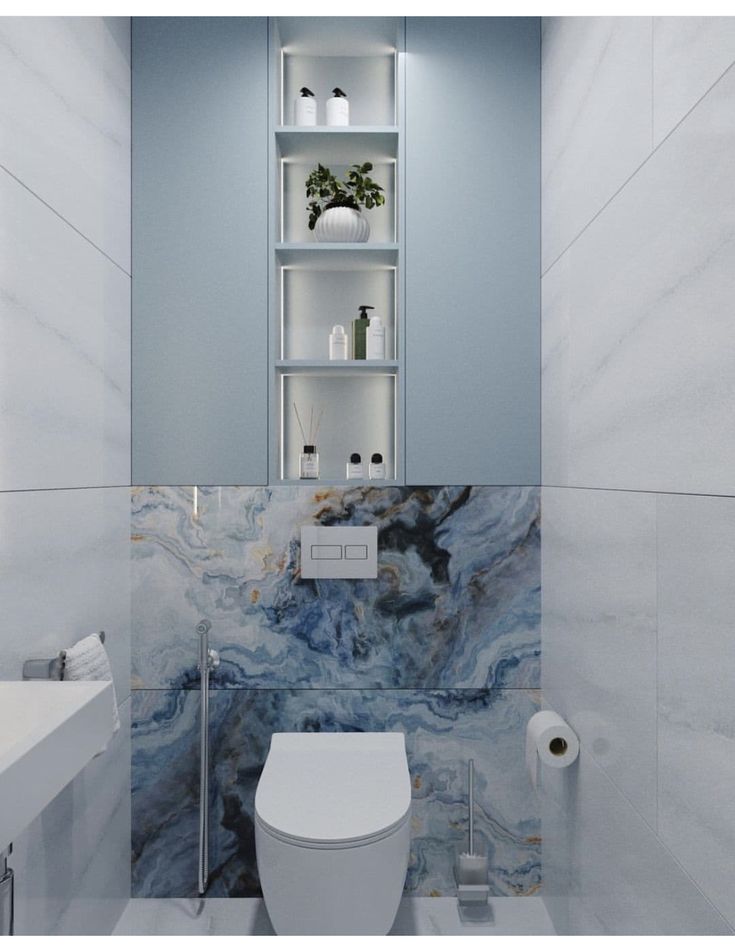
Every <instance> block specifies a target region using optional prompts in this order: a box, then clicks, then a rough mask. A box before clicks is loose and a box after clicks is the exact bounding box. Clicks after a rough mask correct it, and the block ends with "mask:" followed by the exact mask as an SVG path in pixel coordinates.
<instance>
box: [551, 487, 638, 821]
mask: <svg viewBox="0 0 735 949" xmlns="http://www.w3.org/2000/svg"><path fill="white" fill-rule="evenodd" d="M541 516H542V523H543V532H544V536H543V538H542V551H543V559H542V581H541V590H542V609H543V617H544V626H543V644H542V648H543V676H544V680H543V688H544V695H545V698H546V699H547V701H548V702H549V703H550V704H551V705H552V706H553V707H554V708H555V709H556V710H557V711H558V712H559V714H560V715H563V716H564V717H565V718H566V719H567V720H568V721H569V723H570V725H571V726H572V728H574V730H575V731H576V732H577V734H578V735H579V738H580V740H581V741H582V742H583V743H584V745H585V747H586V748H587V750H588V752H589V754H590V755H591V756H592V757H593V758H594V759H595V761H596V762H597V763H598V764H599V765H600V766H601V767H602V768H603V769H604V770H605V772H606V774H607V775H608V777H609V778H610V779H611V780H612V781H613V783H614V784H615V785H616V786H617V787H618V788H619V789H620V791H622V792H623V794H625V795H626V797H627V798H628V799H629V800H630V801H631V803H632V804H633V805H634V806H635V807H636V808H637V809H638V811H639V812H640V814H641V815H642V816H643V817H644V818H645V820H646V821H647V822H648V823H649V824H650V825H651V827H653V828H654V829H655V827H656V690H655V688H653V685H654V683H655V681H656V498H655V496H653V495H649V494H628V493H622V492H608V491H570V490H567V489H564V488H561V489H553V488H545V489H544V490H543V495H542V514H541Z"/></svg>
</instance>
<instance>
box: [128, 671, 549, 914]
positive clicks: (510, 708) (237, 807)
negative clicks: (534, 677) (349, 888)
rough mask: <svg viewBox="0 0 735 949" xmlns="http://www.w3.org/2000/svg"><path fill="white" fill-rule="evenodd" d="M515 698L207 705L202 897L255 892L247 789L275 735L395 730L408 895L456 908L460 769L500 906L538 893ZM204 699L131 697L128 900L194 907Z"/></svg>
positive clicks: (177, 693) (313, 694) (520, 705)
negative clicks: (206, 871) (405, 821)
mask: <svg viewBox="0 0 735 949" xmlns="http://www.w3.org/2000/svg"><path fill="white" fill-rule="evenodd" d="M538 699H539V697H538V694H537V693H534V692H530V691H524V690H519V689H518V690H484V689H480V690H475V689H467V690H441V691H440V690H421V691H407V690H393V689H382V690H371V691H365V690H357V689H343V690H315V689H306V690H276V689H273V690H271V689H269V690H265V689H261V690H240V689H238V690H229V691H218V692H215V693H214V695H213V696H212V705H211V711H212V759H213V762H212V763H213V767H212V772H213V778H212V799H211V808H212V810H211V814H212V818H211V819H212V834H211V844H210V853H211V865H212V877H211V885H210V888H209V891H208V895H210V896H252V895H257V894H258V892H259V886H258V877H257V867H256V861H255V851H254V836H253V807H254V796H255V788H256V785H257V781H258V777H259V775H260V771H261V769H262V766H263V763H264V761H265V757H266V754H267V751H268V747H269V743H270V736H271V734H272V733H273V732H275V731H403V732H405V734H406V743H407V753H408V758H409V768H410V773H411V780H412V786H413V822H412V832H411V833H412V845H411V859H410V866H409V872H408V878H407V881H406V892H407V894H409V895H417V896H422V895H426V896H430V895H452V893H453V892H454V881H453V876H452V865H453V860H454V855H455V853H456V852H457V851H458V850H461V849H465V847H466V833H467V821H466V797H465V796H466V786H465V781H466V762H467V759H468V758H469V757H474V759H475V767H476V773H477V784H476V788H477V814H476V820H477V835H478V840H479V843H480V845H481V846H483V847H484V848H487V852H488V854H489V857H490V866H491V871H490V880H491V884H492V892H493V894H495V895H508V896H509V895H530V894H533V893H535V892H537V891H538V889H539V886H540V838H539V823H538V817H537V811H538V801H537V798H536V797H535V795H534V793H533V791H532V789H531V786H530V782H529V780H528V777H527V775H526V773H525V767H524V756H523V735H524V730H525V725H526V722H527V720H528V719H529V718H530V717H531V715H532V714H533V713H534V711H536V709H537V708H538ZM198 707H199V695H198V694H197V693H196V692H193V691H186V690H180V689H179V690H150V691H148V690H145V691H138V692H134V693H133V730H132V736H133V778H132V788H133V895H134V896H144V897H154V896H166V897H184V896H192V895H194V888H195V886H196V853H197V839H198V838H197V833H198V823H197V820H198V751H197V748H198V744H197V743H198V734H199V733H198V719H197V714H198Z"/></svg>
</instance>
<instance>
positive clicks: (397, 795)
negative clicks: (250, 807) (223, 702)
mask: <svg viewBox="0 0 735 949" xmlns="http://www.w3.org/2000/svg"><path fill="white" fill-rule="evenodd" d="M410 811H411V785H410V778H409V775H408V767H407V763H406V751H405V740H404V736H403V734H402V733H400V732H385V733H380V734H374V733H359V732H329V733H322V732H317V733H303V732H298V733H279V734H275V735H273V738H272V740H271V748H270V752H269V754H268V758H267V760H266V763H265V767H264V768H263V773H262V775H261V778H260V781H259V782H258V789H257V792H256V795H255V819H256V822H257V824H258V825H259V826H260V828H261V829H262V830H263V831H264V832H265V833H267V834H268V835H270V836H272V837H275V838H276V839H278V840H281V841H283V842H284V843H288V844H291V845H293V846H297V847H310V848H315V849H343V848H347V847H361V846H365V845H368V844H372V843H375V842H376V841H378V840H382V839H383V838H385V837H388V836H390V835H391V834H394V833H397V832H398V831H399V830H400V829H401V828H402V827H403V826H404V825H405V823H406V821H408V819H409V817H410Z"/></svg>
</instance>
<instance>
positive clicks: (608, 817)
mask: <svg viewBox="0 0 735 949" xmlns="http://www.w3.org/2000/svg"><path fill="white" fill-rule="evenodd" d="M541 503H542V525H543V528H542V616H543V631H542V657H543V661H542V687H543V692H544V697H545V699H546V701H547V702H548V703H549V704H550V705H551V706H552V707H553V708H555V709H556V710H557V711H558V712H559V713H560V714H562V715H563V716H564V717H565V718H566V719H567V720H568V721H569V722H570V724H571V725H572V727H573V728H574V729H575V730H576V731H577V733H578V735H579V737H580V741H581V744H582V758H581V761H580V766H579V769H577V767H576V766H575V767H574V768H573V769H572V770H571V771H570V772H569V773H568V774H567V776H566V778H565V779H564V780H563V781H562V780H561V778H557V777H556V776H555V775H554V774H553V773H552V772H550V771H549V772H547V771H544V780H545V785H544V791H543V793H542V805H543V806H542V836H543V841H544V844H543V868H544V881H545V883H544V892H545V898H546V903H547V907H548V909H549V912H550V914H551V915H552V917H553V919H554V922H555V925H556V927H557V930H558V931H559V932H567V933H578V934H583V933H594V932H603V933H619V934H622V933H634V932H639V933H655V932H659V933H672V934H675V933H682V934H683V933H702V934H704V933H708V932H723V931H727V932H729V931H731V929H732V930H735V899H734V898H733V890H732V868H733V865H734V863H733V861H734V857H733V855H734V854H735V803H733V797H732V787H733V782H735V765H734V764H733V762H734V761H735V710H734V709H733V704H732V701H731V696H732V683H733V682H735V647H733V642H735V638H733V635H732V624H733V622H734V621H733V617H735V588H734V586H733V582H732V578H733V576H735V498H713V497H687V496H681V495H656V494H652V493H647V492H627V491H605V490H580V489H575V488H544V489H543V490H542V502H541ZM593 765H594V768H593V767H592V766H593ZM577 770H579V771H580V775H579V776H577ZM548 792H551V793H548ZM649 875H651V877H652V878H650V879H649ZM672 893H675V894H676V903H677V906H679V907H680V908H681V909H682V912H683V915H682V913H680V912H679V911H678V910H677V912H673V913H672V909H671V905H670V894H672ZM646 914H648V915H646ZM687 920H688V921H687ZM695 921H696V922H695ZM698 927H699V928H698ZM723 927H724V928H723ZM728 927H731V929H728Z"/></svg>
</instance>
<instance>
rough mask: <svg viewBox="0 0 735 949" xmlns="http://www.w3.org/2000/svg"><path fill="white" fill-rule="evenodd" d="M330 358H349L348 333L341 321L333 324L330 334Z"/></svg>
mask: <svg viewBox="0 0 735 949" xmlns="http://www.w3.org/2000/svg"><path fill="white" fill-rule="evenodd" d="M329 358H330V359H347V334H346V333H345V328H344V326H342V325H341V324H340V323H337V324H336V325H335V326H333V327H332V332H331V333H330V334H329Z"/></svg>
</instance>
